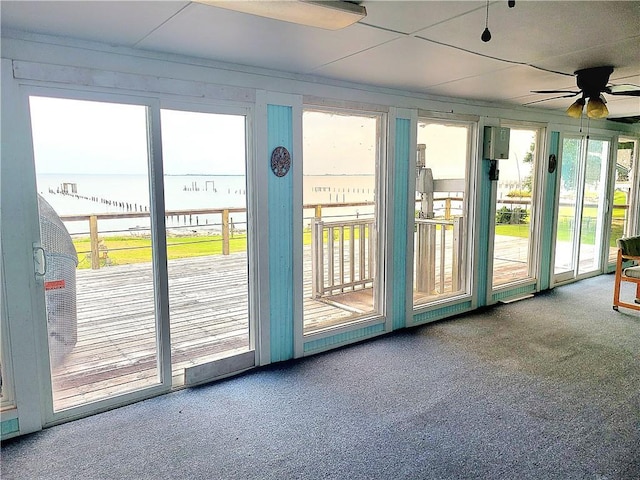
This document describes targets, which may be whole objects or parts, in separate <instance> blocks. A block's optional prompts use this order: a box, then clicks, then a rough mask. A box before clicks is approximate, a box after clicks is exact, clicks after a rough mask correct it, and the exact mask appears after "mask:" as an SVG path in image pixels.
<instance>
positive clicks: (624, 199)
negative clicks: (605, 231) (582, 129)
mask: <svg viewBox="0 0 640 480" xmlns="http://www.w3.org/2000/svg"><path fill="white" fill-rule="evenodd" d="M637 154H638V141H637V140H633V139H629V138H623V137H620V139H619V140H618V150H617V152H616V169H615V173H614V175H615V186H614V192H613V209H612V212H611V232H610V235H609V263H615V262H616V255H617V252H618V249H617V245H616V240H617V239H618V238H621V237H623V236H631V235H633V232H631V231H630V228H631V227H630V218H631V214H632V213H633V212H632V210H631V208H630V206H631V203H632V198H633V197H632V195H633V187H634V168H636V167H635V165H634V161H635V158H637Z"/></svg>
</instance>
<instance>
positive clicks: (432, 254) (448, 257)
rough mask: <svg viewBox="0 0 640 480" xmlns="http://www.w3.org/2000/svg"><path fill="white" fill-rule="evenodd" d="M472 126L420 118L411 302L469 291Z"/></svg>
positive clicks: (415, 304)
mask: <svg viewBox="0 0 640 480" xmlns="http://www.w3.org/2000/svg"><path fill="white" fill-rule="evenodd" d="M472 133H473V129H472V126H471V125H470V124H468V123H456V122H443V121H438V120H427V119H424V120H423V119H419V120H418V135H417V139H418V158H417V160H416V202H415V212H416V213H415V218H414V227H413V230H414V269H413V270H414V275H413V277H414V278H413V306H414V308H416V307H420V306H423V305H427V304H429V303H431V302H434V301H438V300H441V299H443V298H448V297H453V296H456V295H461V294H464V293H466V291H467V281H466V275H465V272H466V268H465V267H466V262H467V260H466V255H465V252H466V243H467V240H466V239H467V233H466V231H467V229H466V225H467V218H468V214H469V212H468V211H467V205H468V204H469V202H468V199H467V196H466V195H467V171H468V167H469V158H470V151H471V149H470V147H471V135H472Z"/></svg>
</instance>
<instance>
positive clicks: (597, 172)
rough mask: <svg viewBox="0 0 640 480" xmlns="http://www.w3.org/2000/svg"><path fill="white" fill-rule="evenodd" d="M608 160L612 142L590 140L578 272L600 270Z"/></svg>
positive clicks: (581, 216) (588, 142)
mask: <svg viewBox="0 0 640 480" xmlns="http://www.w3.org/2000/svg"><path fill="white" fill-rule="evenodd" d="M608 159H609V142H608V141H606V140H597V139H589V140H588V141H587V158H586V163H585V173H584V194H583V201H582V202H581V203H582V212H581V214H580V219H581V225H580V244H579V252H578V257H579V259H580V261H579V263H578V275H582V274H584V273H589V272H593V271H597V270H599V269H600V264H601V255H600V252H601V251H602V248H601V247H602V241H603V238H604V235H603V233H604V232H603V223H604V213H605V211H604V209H605V197H606V195H605V187H606V182H605V180H606V178H607V173H606V171H607V166H608Z"/></svg>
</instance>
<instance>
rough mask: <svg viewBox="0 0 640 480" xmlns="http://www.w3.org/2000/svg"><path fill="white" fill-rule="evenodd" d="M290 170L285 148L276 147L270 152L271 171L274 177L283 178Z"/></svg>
mask: <svg viewBox="0 0 640 480" xmlns="http://www.w3.org/2000/svg"><path fill="white" fill-rule="evenodd" d="M289 168H291V155H290V154H289V150H287V149H286V148H285V147H276V148H274V149H273V152H271V171H272V172H273V173H274V175H275V176H276V177H284V176H285V175H286V174H287V172H289Z"/></svg>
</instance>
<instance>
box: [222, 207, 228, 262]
mask: <svg viewBox="0 0 640 480" xmlns="http://www.w3.org/2000/svg"><path fill="white" fill-rule="evenodd" d="M222 254H223V255H229V210H226V209H225V210H223V211H222Z"/></svg>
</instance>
